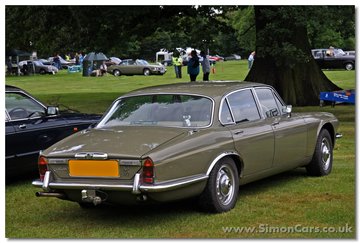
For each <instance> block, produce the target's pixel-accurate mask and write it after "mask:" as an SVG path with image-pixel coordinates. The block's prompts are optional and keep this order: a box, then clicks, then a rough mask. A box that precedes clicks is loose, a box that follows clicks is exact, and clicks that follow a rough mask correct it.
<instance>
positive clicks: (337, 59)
mask: <svg viewBox="0 0 360 243" xmlns="http://www.w3.org/2000/svg"><path fill="white" fill-rule="evenodd" d="M329 50H330V49H313V50H311V52H312V55H313V57H314V59H315V61H316V62H317V63H318V65H319V67H320V68H322V69H346V70H353V69H354V68H355V55H347V54H346V53H345V52H344V51H343V50H342V49H333V50H332V51H331V52H329Z"/></svg>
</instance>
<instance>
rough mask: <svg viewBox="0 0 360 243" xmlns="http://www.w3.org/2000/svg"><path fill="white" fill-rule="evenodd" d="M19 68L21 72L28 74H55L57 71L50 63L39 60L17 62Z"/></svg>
mask: <svg viewBox="0 0 360 243" xmlns="http://www.w3.org/2000/svg"><path fill="white" fill-rule="evenodd" d="M19 68H20V71H21V72H22V73H23V74H29V73H40V74H55V73H57V72H58V71H59V70H58V69H57V68H56V67H54V66H52V65H47V64H44V63H43V62H41V61H39V60H25V61H21V62H19Z"/></svg>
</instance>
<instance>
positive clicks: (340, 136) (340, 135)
mask: <svg viewBox="0 0 360 243" xmlns="http://www.w3.org/2000/svg"><path fill="white" fill-rule="evenodd" d="M342 136H343V135H342V134H341V133H336V135H335V138H336V139H339V138H342Z"/></svg>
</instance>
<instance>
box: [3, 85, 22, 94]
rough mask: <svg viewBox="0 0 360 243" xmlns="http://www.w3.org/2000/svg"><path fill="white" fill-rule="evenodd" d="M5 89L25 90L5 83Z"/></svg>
mask: <svg viewBox="0 0 360 243" xmlns="http://www.w3.org/2000/svg"><path fill="white" fill-rule="evenodd" d="M5 91H21V92H24V93H26V92H25V90H22V89H20V88H18V87H15V86H12V85H5Z"/></svg>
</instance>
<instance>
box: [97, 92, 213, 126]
mask: <svg viewBox="0 0 360 243" xmlns="http://www.w3.org/2000/svg"><path fill="white" fill-rule="evenodd" d="M151 95H187V96H197V97H202V98H206V99H209V100H210V101H211V103H212V104H211V114H210V123H209V124H208V125H206V126H202V127H193V126H190V127H179V126H158V127H171V128H185V129H201V128H209V127H211V126H212V125H213V123H214V111H215V100H214V99H213V98H212V97H210V96H206V95H200V94H196V93H181V92H166V93H165V92H163V93H156V92H154V93H146V94H130V95H124V96H121V97H119V98H117V99H116V100H115V101H114V102H113V103H112V104H111V106H110V107H109V109H108V110H107V111H106V112H105V113H104V115H103V117H102V118H101V120H100V121H99V122H98V124H97V125H96V127H95V128H98V129H104V128H105V129H106V127H104V126H103V124H102V123H103V121H104V120H106V119H108V118H109V114H111V112H112V111H113V110H114V109H115V105H116V104H117V103H118V102H120V101H121V100H122V99H125V98H131V97H139V96H151ZM122 126H128V125H122ZM143 126H146V125H143ZM132 127H135V126H132ZM152 127H154V126H152Z"/></svg>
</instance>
